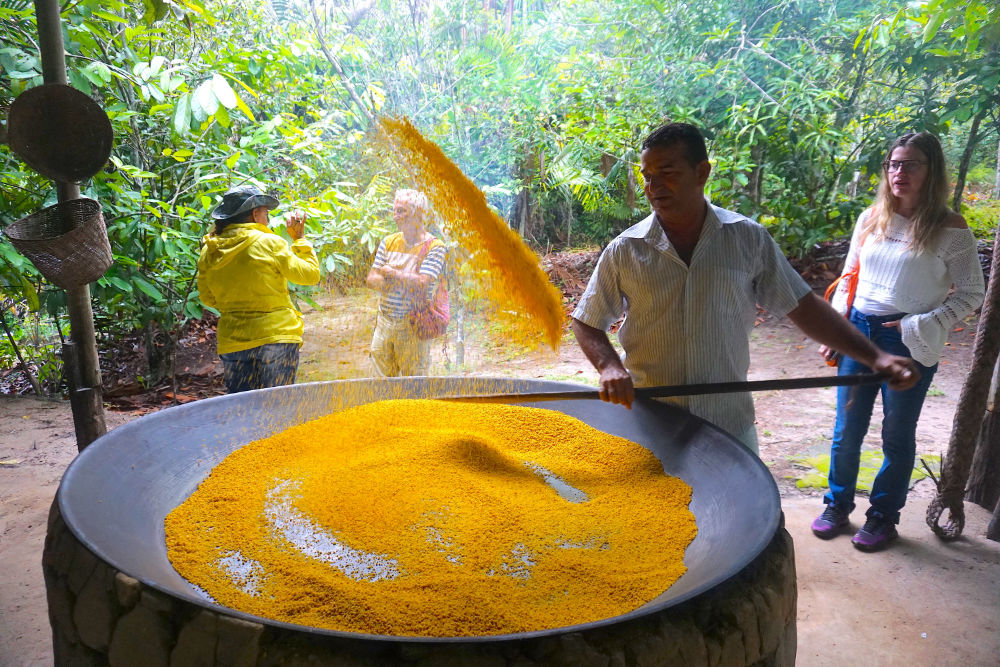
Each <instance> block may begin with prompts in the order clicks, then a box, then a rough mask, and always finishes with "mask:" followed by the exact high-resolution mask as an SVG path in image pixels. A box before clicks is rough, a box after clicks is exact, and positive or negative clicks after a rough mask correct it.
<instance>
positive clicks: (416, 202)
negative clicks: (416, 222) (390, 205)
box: [395, 189, 431, 214]
mask: <svg viewBox="0 0 1000 667" xmlns="http://www.w3.org/2000/svg"><path fill="white" fill-rule="evenodd" d="M395 201H398V202H404V203H406V204H409V205H410V206H412V207H414V208H416V209H417V210H419V211H420V212H421V213H423V214H426V213H427V212H428V211H429V210H430V207H431V206H430V203H429V202H428V201H427V195H425V194H424V193H423V192H421V191H420V190H410V189H403V190H396V197H395Z"/></svg>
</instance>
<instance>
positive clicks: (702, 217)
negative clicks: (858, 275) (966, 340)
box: [572, 123, 919, 452]
mask: <svg viewBox="0 0 1000 667" xmlns="http://www.w3.org/2000/svg"><path fill="white" fill-rule="evenodd" d="M640 160H641V168H642V176H643V180H644V182H645V193H646V198H647V199H648V200H649V203H650V206H651V207H652V209H653V213H652V215H650V216H649V217H648V218H646V219H645V220H643V221H642V222H640V223H638V224H637V225H634V226H633V227H631V228H629V229H627V230H625V231H624V232H622V233H621V234H620V235H619V236H618V237H617V238H615V239H614V240H613V241H612V242H611V243H610V244H608V247H607V248H605V249H604V252H603V253H602V254H601V257H600V259H599V260H598V263H597V267H596V268H595V269H594V274H593V275H592V276H591V278H590V282H589V284H588V285H587V289H586V290H585V291H584V294H583V296H582V298H581V299H580V303H579V305H578V306H577V308H576V310H575V311H574V312H573V322H572V325H573V332H574V333H575V334H576V338H577V341H579V343H580V347H581V348H582V349H583V351H584V353H585V354H586V355H587V358H588V359H589V360H590V362H591V363H592V364H594V367H595V368H597V370H598V371H599V372H600V394H601V398H603V399H604V400H606V401H610V402H612V403H620V404H623V405H625V406H630V405H631V403H632V400H633V398H634V396H635V394H634V387H635V386H639V387H645V386H655V385H671V384H692V383H702V382H738V381H745V380H746V378H747V371H748V370H749V367H750V331H751V330H752V329H753V323H754V319H755V316H756V312H757V311H756V304H758V303H759V304H760V305H761V306H762V307H764V308H766V309H767V310H768V311H770V312H771V313H774V314H776V315H779V316H781V315H788V317H789V319H791V320H792V322H794V323H795V324H796V326H798V327H799V328H800V329H801V330H802V331H803V333H805V334H806V335H807V336H809V337H811V338H813V339H814V340H816V341H818V342H820V343H822V344H825V345H827V346H829V347H831V348H833V349H835V350H838V351H840V352H842V353H844V354H846V355H848V356H850V357H852V358H854V359H859V360H862V361H863V363H865V365H867V366H869V367H870V368H872V369H874V370H875V371H878V372H881V373H885V374H886V375H888V376H889V377H890V378H891V380H890V385H891V386H893V388H897V389H906V388H908V387H910V386H912V385H913V384H914V383H916V381H917V378H918V377H919V374H918V372H917V369H916V367H915V366H914V365H913V364H912V362H911V361H910V360H909V359H904V358H902V357H897V356H894V355H890V354H888V353H886V352H883V351H882V350H880V349H878V348H877V347H875V346H874V345H872V343H871V342H870V341H869V340H868V339H867V338H866V337H864V336H863V335H861V334H860V332H858V330H857V329H856V328H854V327H853V326H850V324H849V323H848V322H847V320H846V319H844V317H843V316H842V315H840V314H839V313H837V312H836V311H835V310H833V308H831V307H830V305H829V304H828V303H826V301H824V300H823V299H821V298H819V297H818V296H816V295H815V294H813V292H812V290H811V289H810V288H809V286H808V285H807V284H806V283H805V281H804V280H802V278H801V277H800V276H799V275H798V274H797V273H796V272H795V270H794V269H793V268H792V267H791V265H790V264H789V263H788V261H787V260H786V259H785V257H784V256H783V255H782V254H781V251H780V250H779V249H778V246H777V244H775V243H774V241H773V240H772V239H771V237H770V235H769V234H768V233H767V231H766V230H765V229H764V228H763V227H762V226H761V225H759V224H757V223H756V222H754V221H752V220H749V219H748V218H746V217H744V216H742V215H740V214H738V213H734V212H733V211H727V210H725V209H722V208H719V207H717V206H713V205H712V204H711V203H710V202H709V201H708V200H707V199H706V198H705V194H704V189H705V183H706V182H707V180H708V175H709V173H710V172H711V165H710V164H709V162H708V152H707V150H706V148H705V140H704V138H703V137H702V135H701V133H700V132H699V131H698V129H697V128H696V127H694V126H693V125H688V124H685V123H671V124H668V125H664V126H661V127H659V128H657V129H656V130H654V131H653V132H652V133H651V134H650V135H649V136H648V137H647V138H646V140H645V141H644V142H643V144H642V155H641V158H640ZM622 312H624V313H625V321H624V322H623V323H622V325H621V328H620V330H619V332H618V340H619V342H620V343H621V345H622V347H623V348H624V350H625V357H624V359H622V358H620V357H619V356H618V353H617V352H616V351H615V349H614V347H613V346H612V345H611V342H610V340H609V339H608V336H607V334H606V331H607V330H608V328H609V327H610V326H611V325H612V324H613V323H614V322H615V321H616V320H617V319H618V318H619V317H620V316H621V314H622ZM671 400H672V401H673V402H674V403H676V404H678V405H680V406H682V407H684V408H686V409H688V410H689V411H690V412H692V413H693V414H695V415H697V416H699V417H702V418H703V419H706V420H708V421H710V422H712V423H714V424H715V425H717V426H719V427H720V428H722V429H724V430H725V431H728V432H729V433H730V434H732V435H733V436H735V437H736V438H737V439H738V440H740V441H741V442H743V443H744V444H745V445H746V446H747V447H748V448H749V449H751V450H752V451H754V452H756V451H757V432H756V429H755V428H754V425H753V423H754V410H753V401H752V399H751V397H750V395H749V394H710V395H706V396H692V397H684V398H677V399H671Z"/></svg>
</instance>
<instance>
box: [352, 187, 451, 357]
mask: <svg viewBox="0 0 1000 667" xmlns="http://www.w3.org/2000/svg"><path fill="white" fill-rule="evenodd" d="M428 209H429V204H428V202H427V197H426V196H425V195H424V193H422V192H419V191H417V190H397V191H396V196H395V199H394V200H393V205H392V217H393V218H394V219H395V221H396V226H397V227H399V231H398V232H396V233H395V234H390V235H389V236H387V237H385V238H384V239H382V242H381V243H379V246H378V250H377V251H376V253H375V261H374V262H373V263H372V268H371V271H369V272H368V279H367V283H368V286H369V287H371V288H372V289H374V290H378V291H379V292H380V293H381V295H382V298H381V299H379V306H378V317H377V319H376V321H375V334H374V335H373V336H372V345H371V359H372V366H373V368H374V371H375V375H376V376H378V377H397V376H401V375H427V368H428V365H429V362H430V350H431V341H430V340H429V339H428V340H421V339H420V338H418V337H417V336H415V335H414V333H413V330H412V328H411V326H410V322H409V319H408V317H407V315H408V314H409V312H410V311H411V310H413V308H414V307H415V306H416V305H418V304H419V303H420V302H421V301H423V298H424V296H426V297H427V298H431V296H432V295H433V294H434V290H435V287H436V285H437V281H438V280H440V279H441V276H442V272H443V269H444V259H445V247H444V244H443V243H442V242H441V241H439V240H438V239H436V238H434V237H433V236H432V235H431V234H429V233H428V232H427V230H425V229H424V216H425V215H426V213H427V211H428Z"/></svg>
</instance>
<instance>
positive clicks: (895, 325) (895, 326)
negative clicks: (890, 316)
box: [882, 320, 902, 329]
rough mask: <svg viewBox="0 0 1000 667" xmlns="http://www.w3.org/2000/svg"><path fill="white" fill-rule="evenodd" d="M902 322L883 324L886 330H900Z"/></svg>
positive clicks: (895, 321) (894, 321)
mask: <svg viewBox="0 0 1000 667" xmlns="http://www.w3.org/2000/svg"><path fill="white" fill-rule="evenodd" d="M901 321H902V320H893V321H892V322H883V323H882V326H884V327H885V328H886V329H899V323H900V322H901Z"/></svg>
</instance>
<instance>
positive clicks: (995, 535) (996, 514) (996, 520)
mask: <svg viewBox="0 0 1000 667" xmlns="http://www.w3.org/2000/svg"><path fill="white" fill-rule="evenodd" d="M986 537H987V539H990V540H993V541H994V542H1000V502H998V503H997V506H996V507H995V508H994V509H993V518H992V519H990V525H989V527H987V528H986Z"/></svg>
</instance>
